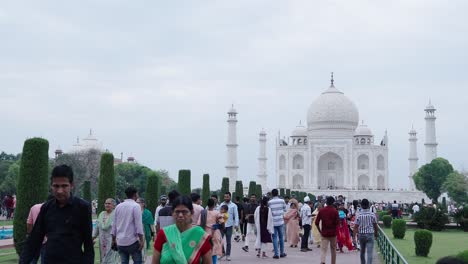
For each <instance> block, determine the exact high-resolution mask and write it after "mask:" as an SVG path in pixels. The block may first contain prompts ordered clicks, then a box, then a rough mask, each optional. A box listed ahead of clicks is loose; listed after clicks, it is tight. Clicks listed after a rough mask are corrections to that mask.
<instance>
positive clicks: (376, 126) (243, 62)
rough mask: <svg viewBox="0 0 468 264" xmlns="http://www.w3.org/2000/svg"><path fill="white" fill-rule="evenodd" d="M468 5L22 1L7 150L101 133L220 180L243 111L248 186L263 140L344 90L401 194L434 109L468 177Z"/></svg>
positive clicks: (4, 67) (10, 26)
mask: <svg viewBox="0 0 468 264" xmlns="http://www.w3.org/2000/svg"><path fill="white" fill-rule="evenodd" d="M466 10H468V2H467V1H455V0H454V1H449V2H448V1H428V0H414V1H407V0H401V1H347V0H346V1H345V0H344V1H270V0H268V1H267V0H265V1H252V0H246V1H115V0H112V1H110V0H109V1H75V2H70V1H30V2H22V1H8V2H4V3H2V5H1V6H0V33H1V35H2V40H1V41H0V55H1V56H0V57H1V59H0V91H1V93H0V111H1V113H2V115H0V124H1V128H2V129H1V142H0V150H1V151H6V152H9V153H18V152H21V149H22V145H23V142H24V140H25V139H26V138H29V137H35V136H41V137H44V138H46V139H48V140H49V142H50V155H51V156H52V155H53V151H54V149H56V148H57V147H58V146H60V147H61V148H63V149H64V150H65V151H67V150H70V148H71V145H72V144H73V143H74V141H75V138H76V137H77V136H80V137H85V136H86V135H87V134H88V131H89V129H90V128H92V129H93V131H95V134H96V136H97V137H98V138H99V139H100V140H101V141H102V142H103V144H104V147H105V148H108V149H109V150H111V151H112V152H114V153H115V155H120V154H119V153H120V152H124V155H125V156H127V155H130V154H131V155H134V156H135V157H136V159H137V160H138V161H139V162H140V163H141V164H144V165H146V166H148V167H151V168H154V169H166V170H168V171H169V172H170V175H171V176H172V177H173V178H174V179H177V171H178V170H179V169H186V168H187V169H191V170H192V186H194V187H197V186H201V179H202V176H201V175H202V174H203V173H209V174H210V175H211V185H212V188H213V189H215V188H217V187H220V185H221V178H222V177H223V176H224V175H225V168H224V166H225V163H226V146H225V144H226V140H227V123H226V119H227V114H226V112H227V110H228V109H229V107H230V105H231V104H232V103H234V104H235V107H236V109H237V110H238V112H239V115H238V119H239V122H238V143H239V149H238V157H239V178H240V179H242V180H244V184H246V183H247V181H249V180H251V179H255V177H256V174H257V157H258V133H259V131H260V130H261V129H262V128H265V130H266V131H267V133H268V136H267V138H268V142H267V153H268V174H269V178H268V180H269V183H270V185H275V184H276V179H275V175H274V172H275V171H274V168H275V142H274V141H275V136H276V135H277V133H278V130H280V131H281V134H282V135H289V134H290V132H291V131H292V130H293V129H294V128H295V126H296V125H297V124H298V122H299V120H303V122H304V121H305V120H306V114H307V110H308V108H309V105H310V104H311V103H312V101H313V100H314V99H315V98H316V97H318V96H319V95H320V93H321V92H323V91H324V90H325V89H326V88H327V87H328V85H329V79H330V72H332V71H333V72H335V85H336V87H337V88H338V89H340V90H341V91H343V92H344V93H345V95H346V96H348V97H349V98H350V99H351V100H353V101H354V102H355V104H356V105H357V107H358V109H359V115H360V119H363V120H364V121H365V123H366V124H368V126H369V127H370V128H371V129H372V131H373V133H374V134H375V137H376V142H380V139H381V138H382V136H383V134H384V131H385V130H386V129H387V130H388V134H389V169H390V177H389V178H390V185H391V187H393V188H401V187H403V188H405V187H407V186H408V184H409V182H408V131H409V130H410V128H411V125H412V124H414V127H415V129H416V130H417V131H418V138H419V141H418V152H419V158H420V164H421V163H422V162H423V161H424V145H423V144H424V126H425V124H424V116H425V113H424V111H423V110H424V107H425V106H426V105H427V103H428V101H429V98H431V99H432V102H433V104H434V106H435V107H436V108H437V112H436V115H437V121H436V126H437V141H438V143H439V148H438V152H439V156H442V157H445V158H447V159H448V160H449V161H450V162H451V163H452V164H453V165H454V167H455V168H456V169H462V168H468V161H467V157H468V148H467V144H466V140H465V137H466V133H467V131H468V119H467V117H466V115H465V108H466V104H467V101H468V89H467V88H468V87H467V86H468V81H467V76H468V74H467V69H468V67H467V66H468V65H467V64H468V49H467V47H468V18H467V16H466Z"/></svg>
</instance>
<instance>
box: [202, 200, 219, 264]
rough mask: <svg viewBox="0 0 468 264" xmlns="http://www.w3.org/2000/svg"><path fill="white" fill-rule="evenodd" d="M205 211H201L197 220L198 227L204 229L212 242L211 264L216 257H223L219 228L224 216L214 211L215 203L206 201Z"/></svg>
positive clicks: (214, 261) (215, 260) (215, 261)
mask: <svg viewBox="0 0 468 264" xmlns="http://www.w3.org/2000/svg"><path fill="white" fill-rule="evenodd" d="M207 205H208V206H207V209H206V210H204V211H202V213H201V214H200V217H199V218H198V225H200V226H201V227H203V228H204V229H205V232H206V233H208V234H209V235H210V236H211V241H212V242H213V247H212V254H213V256H212V261H213V264H215V263H217V260H218V256H219V257H221V256H222V255H223V252H222V238H221V230H220V227H221V225H222V224H223V223H224V216H223V214H221V213H220V212H219V211H216V210H214V207H215V201H214V200H213V199H209V200H208V204H207Z"/></svg>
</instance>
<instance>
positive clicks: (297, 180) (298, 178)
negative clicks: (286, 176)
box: [293, 174, 304, 189]
mask: <svg viewBox="0 0 468 264" xmlns="http://www.w3.org/2000/svg"><path fill="white" fill-rule="evenodd" d="M303 187H304V177H302V175H299V174H296V175H294V177H293V188H294V189H302V188H303Z"/></svg>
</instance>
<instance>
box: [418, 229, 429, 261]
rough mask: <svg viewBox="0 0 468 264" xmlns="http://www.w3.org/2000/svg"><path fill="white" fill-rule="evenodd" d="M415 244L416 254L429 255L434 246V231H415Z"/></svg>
mask: <svg viewBox="0 0 468 264" xmlns="http://www.w3.org/2000/svg"><path fill="white" fill-rule="evenodd" d="M414 245H415V252H416V256H422V257H427V255H429V251H430V249H431V246H432V232H431V231H429V230H425V229H423V230H417V231H416V232H414Z"/></svg>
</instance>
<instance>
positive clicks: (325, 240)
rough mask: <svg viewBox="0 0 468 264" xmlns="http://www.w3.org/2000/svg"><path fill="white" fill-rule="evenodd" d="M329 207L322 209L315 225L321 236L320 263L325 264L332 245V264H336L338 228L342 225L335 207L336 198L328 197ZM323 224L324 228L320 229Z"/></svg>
mask: <svg viewBox="0 0 468 264" xmlns="http://www.w3.org/2000/svg"><path fill="white" fill-rule="evenodd" d="M326 203H327V206H325V207H324V208H322V210H320V211H319V212H318V214H317V217H316V219H315V225H316V226H317V229H318V231H319V233H320V235H321V239H322V241H321V245H320V263H323V264H325V259H326V258H327V250H328V245H329V244H330V251H331V252H330V253H331V263H332V264H336V227H337V226H338V225H339V223H340V217H339V215H338V211H337V210H336V208H335V207H334V206H333V204H334V203H335V198H333V197H332V196H329V197H327V201H326ZM320 222H322V228H320Z"/></svg>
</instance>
